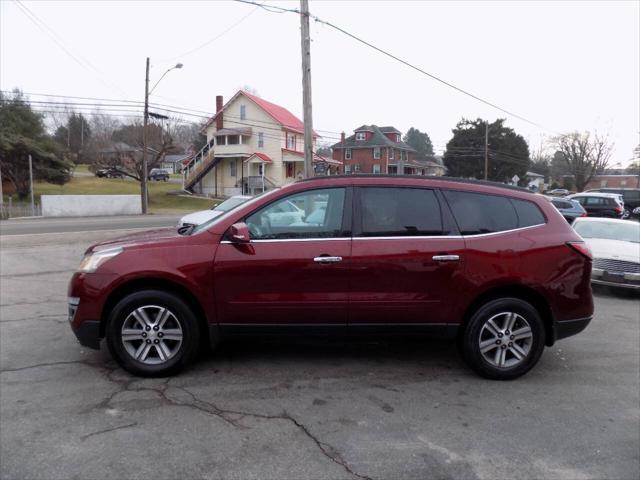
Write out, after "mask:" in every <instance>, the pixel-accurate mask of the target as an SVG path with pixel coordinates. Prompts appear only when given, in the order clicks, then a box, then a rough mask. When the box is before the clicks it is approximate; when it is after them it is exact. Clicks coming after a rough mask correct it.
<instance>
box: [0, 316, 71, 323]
mask: <svg viewBox="0 0 640 480" xmlns="http://www.w3.org/2000/svg"><path fill="white" fill-rule="evenodd" d="M56 319H58V320H56ZM31 320H51V321H52V322H56V323H66V322H67V315H35V316H33V317H26V318H12V319H10V320H0V323H13V322H28V321H31Z"/></svg>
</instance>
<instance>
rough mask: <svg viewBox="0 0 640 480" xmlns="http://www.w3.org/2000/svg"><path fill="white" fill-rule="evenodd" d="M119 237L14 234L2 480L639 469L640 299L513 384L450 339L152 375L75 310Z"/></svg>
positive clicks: (0, 274) (233, 355)
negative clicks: (125, 359) (114, 353)
mask: <svg viewBox="0 0 640 480" xmlns="http://www.w3.org/2000/svg"><path fill="white" fill-rule="evenodd" d="M121 233H122V232H87V233H82V234H78V233H73V234H56V235H55V236H52V238H51V239H49V240H50V241H48V242H47V241H44V239H43V236H42V235H40V236H34V237H33V238H32V237H29V236H19V237H14V238H11V237H9V236H1V237H0V242H1V243H0V246H1V250H0V297H1V298H0V427H1V428H0V478H2V479H27V478H28V479H47V480H49V479H66V478H92V479H112V478H123V479H138V478H141V479H142V478H151V477H152V478H156V479H174V478H202V479H218V478H223V479H358V478H361V479H383V478H407V479H424V478H464V479H484V478H492V479H510V478H513V477H514V476H516V475H517V476H518V477H519V478H563V479H564V478H571V479H574V478H576V479H577V478H615V479H625V478H629V479H635V478H638V477H640V453H639V451H640V428H639V427H640V407H639V404H640V398H639V397H640V393H639V388H640V385H639V383H640V380H639V376H638V373H639V371H640V349H639V338H640V327H639V322H640V301H639V300H638V298H637V297H635V298H633V297H626V296H618V295H613V294H612V293H611V292H608V291H602V290H599V291H598V292H597V295H596V318H595V320H594V321H593V322H592V324H591V325H590V326H589V327H588V328H587V330H586V331H585V332H583V333H582V334H580V335H578V336H576V337H573V338H569V339H566V340H563V341H560V342H558V343H557V344H556V345H555V346H554V347H552V348H547V349H546V351H545V353H544V355H543V357H542V360H541V361H540V363H539V365H538V366H537V367H536V368H535V369H534V370H533V371H532V372H530V373H529V374H528V375H526V376H525V377H523V378H522V379H519V380H517V381H513V382H492V381H487V380H483V379H481V378H479V377H477V376H475V375H474V374H473V373H471V372H470V371H469V370H468V369H467V368H465V367H464V365H463V364H462V361H461V360H460V358H459V357H458V355H457V353H456V349H455V346H454V345H452V344H449V343H440V342H437V341H421V342H413V343H410V344H406V343H399V342H378V343H373V342H358V343H347V342H338V341H326V342H300V341H295V342H294V341H270V342H266V341H265V342H251V343H225V344H223V345H221V346H220V348H219V349H218V350H217V351H216V352H214V353H213V354H203V355H202V356H201V358H200V359H199V360H198V362H197V363H195V364H194V365H193V366H192V367H191V368H189V369H188V370H186V371H185V372H183V373H182V374H181V375H179V376H177V377H173V378H164V379H141V378H136V377H132V376H131V375H129V374H128V373H126V372H124V371H123V370H121V369H119V368H118V367H117V365H116V364H115V363H114V362H113V360H112V359H111V358H110V356H109V354H108V352H106V350H104V349H103V350H101V351H99V352H96V351H92V350H88V349H85V348H83V347H81V346H80V345H79V344H78V343H77V341H76V340H75V337H74V336H73V334H72V333H71V331H70V329H69V327H68V325H67V322H66V303H65V302H66V287H67V282H68V280H69V277H70V275H71V272H72V271H73V269H74V268H75V267H76V266H77V264H78V262H79V260H80V257H81V254H82V252H83V251H84V250H85V248H86V247H87V246H88V245H89V244H90V243H91V242H93V241H96V240H99V239H102V238H108V237H111V236H115V235H119V234H121Z"/></svg>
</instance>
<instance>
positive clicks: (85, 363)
mask: <svg viewBox="0 0 640 480" xmlns="http://www.w3.org/2000/svg"><path fill="white" fill-rule="evenodd" d="M74 364H77V365H84V366H87V367H91V368H97V366H96V365H93V364H91V363H88V362H85V361H82V360H68V361H61V362H46V363H36V364H35V365H26V366H24V367H16V368H3V369H1V370H0V373H8V372H21V371H23V370H29V369H32V368H43V367H54V366H56V365H74Z"/></svg>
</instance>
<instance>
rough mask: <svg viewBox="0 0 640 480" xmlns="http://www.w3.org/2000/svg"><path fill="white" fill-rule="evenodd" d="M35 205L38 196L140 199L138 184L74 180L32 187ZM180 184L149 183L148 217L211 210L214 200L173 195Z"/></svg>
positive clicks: (75, 178) (106, 180)
mask: <svg viewBox="0 0 640 480" xmlns="http://www.w3.org/2000/svg"><path fill="white" fill-rule="evenodd" d="M34 187H35V188H34V193H35V195H36V202H38V203H39V202H40V195H117V194H130V195H131V194H133V195H140V184H139V183H138V182H136V181H133V180H129V179H119V178H98V177H74V178H72V179H71V181H70V182H69V183H66V184H64V185H52V184H50V183H42V182H38V183H36V184H35V185H34ZM176 193H180V184H177V183H170V182H154V181H150V182H149V210H150V212H151V213H180V212H189V211H196V210H205V209H207V208H211V207H212V206H213V204H214V203H215V200H207V199H202V198H189V197H183V196H179V195H176Z"/></svg>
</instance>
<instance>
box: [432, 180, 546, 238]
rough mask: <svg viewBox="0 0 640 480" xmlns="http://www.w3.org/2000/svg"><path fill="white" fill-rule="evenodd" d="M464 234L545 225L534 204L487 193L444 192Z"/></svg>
mask: <svg viewBox="0 0 640 480" xmlns="http://www.w3.org/2000/svg"><path fill="white" fill-rule="evenodd" d="M443 193H444V196H445V198H446V199H447V202H448V203H449V206H450V207H451V210H452V212H453V215H454V217H455V219H456V222H457V223H458V227H459V228H460V233H462V235H478V234H482V233H494V232H504V231H506V230H513V229H515V228H522V227H529V226H533V225H540V224H543V223H545V218H544V215H543V214H542V212H541V211H540V209H539V208H538V206H537V205H536V204H534V203H533V202H529V201H527V200H519V199H512V198H508V197H503V196H500V195H488V194H483V193H473V192H459V191H453V190H448V191H447V190H445V191H443Z"/></svg>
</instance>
